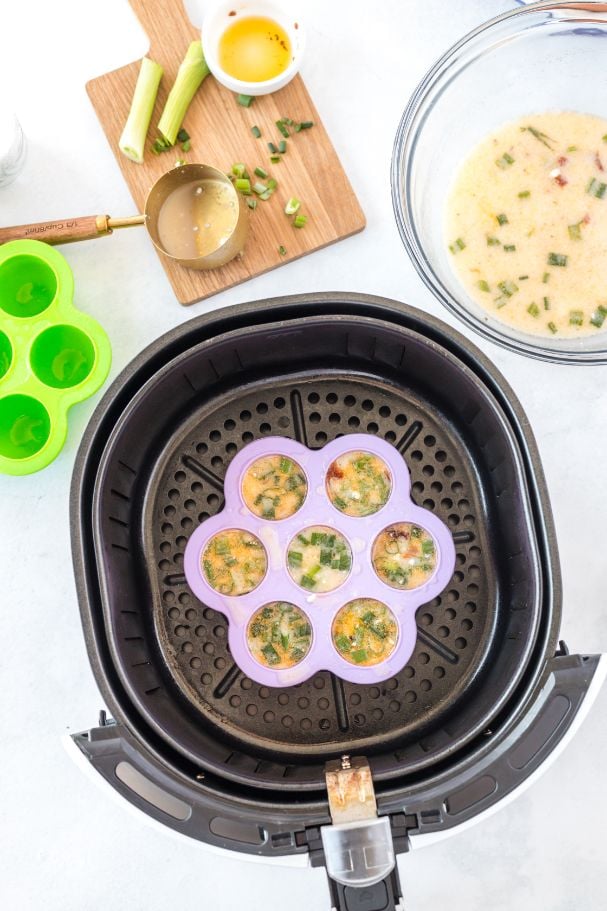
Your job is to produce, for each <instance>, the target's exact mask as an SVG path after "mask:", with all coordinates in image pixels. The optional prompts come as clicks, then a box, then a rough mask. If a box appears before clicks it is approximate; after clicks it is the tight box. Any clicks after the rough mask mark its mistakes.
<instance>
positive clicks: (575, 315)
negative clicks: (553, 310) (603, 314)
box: [569, 310, 584, 326]
mask: <svg viewBox="0 0 607 911" xmlns="http://www.w3.org/2000/svg"><path fill="white" fill-rule="evenodd" d="M583 323H584V312H583V310H571V311H570V312H569V325H571V326H581V325H583Z"/></svg>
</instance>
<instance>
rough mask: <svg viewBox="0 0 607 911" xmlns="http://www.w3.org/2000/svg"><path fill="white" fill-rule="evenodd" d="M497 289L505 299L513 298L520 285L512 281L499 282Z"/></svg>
mask: <svg viewBox="0 0 607 911" xmlns="http://www.w3.org/2000/svg"><path fill="white" fill-rule="evenodd" d="M497 287H498V288H499V290H500V291H501V292H502V294H503V295H504V296H505V297H512V295H513V294H516V292H517V291H518V285H515V284H514V282H511V281H503V282H498V286H497Z"/></svg>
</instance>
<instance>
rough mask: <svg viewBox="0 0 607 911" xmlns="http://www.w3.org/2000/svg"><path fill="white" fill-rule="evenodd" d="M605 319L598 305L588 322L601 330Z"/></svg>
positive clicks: (605, 314) (603, 309)
mask: <svg viewBox="0 0 607 911" xmlns="http://www.w3.org/2000/svg"><path fill="white" fill-rule="evenodd" d="M603 138H604V137H603ZM605 317H607V307H603V305H602V304H600V305H599V306H598V308H597V309H596V310H595V311H594V313H593V314H592V316H591V317H590V322H591V323H592V325H593V326H596V328H597V329H601V328H602V326H603V323H604V322H605Z"/></svg>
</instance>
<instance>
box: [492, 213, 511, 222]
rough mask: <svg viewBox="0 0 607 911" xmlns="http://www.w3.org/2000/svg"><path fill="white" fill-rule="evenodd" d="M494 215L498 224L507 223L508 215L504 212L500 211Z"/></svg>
mask: <svg viewBox="0 0 607 911" xmlns="http://www.w3.org/2000/svg"><path fill="white" fill-rule="evenodd" d="M495 217H496V218H497V223H498V225H507V224H508V216H507V215H506V214H505V213H504V212H500V214H499V215H496V216H495Z"/></svg>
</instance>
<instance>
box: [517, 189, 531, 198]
mask: <svg viewBox="0 0 607 911" xmlns="http://www.w3.org/2000/svg"><path fill="white" fill-rule="evenodd" d="M528 196H531V190H521V192H520V193H519V194H518V198H519V199H527V197H528Z"/></svg>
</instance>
